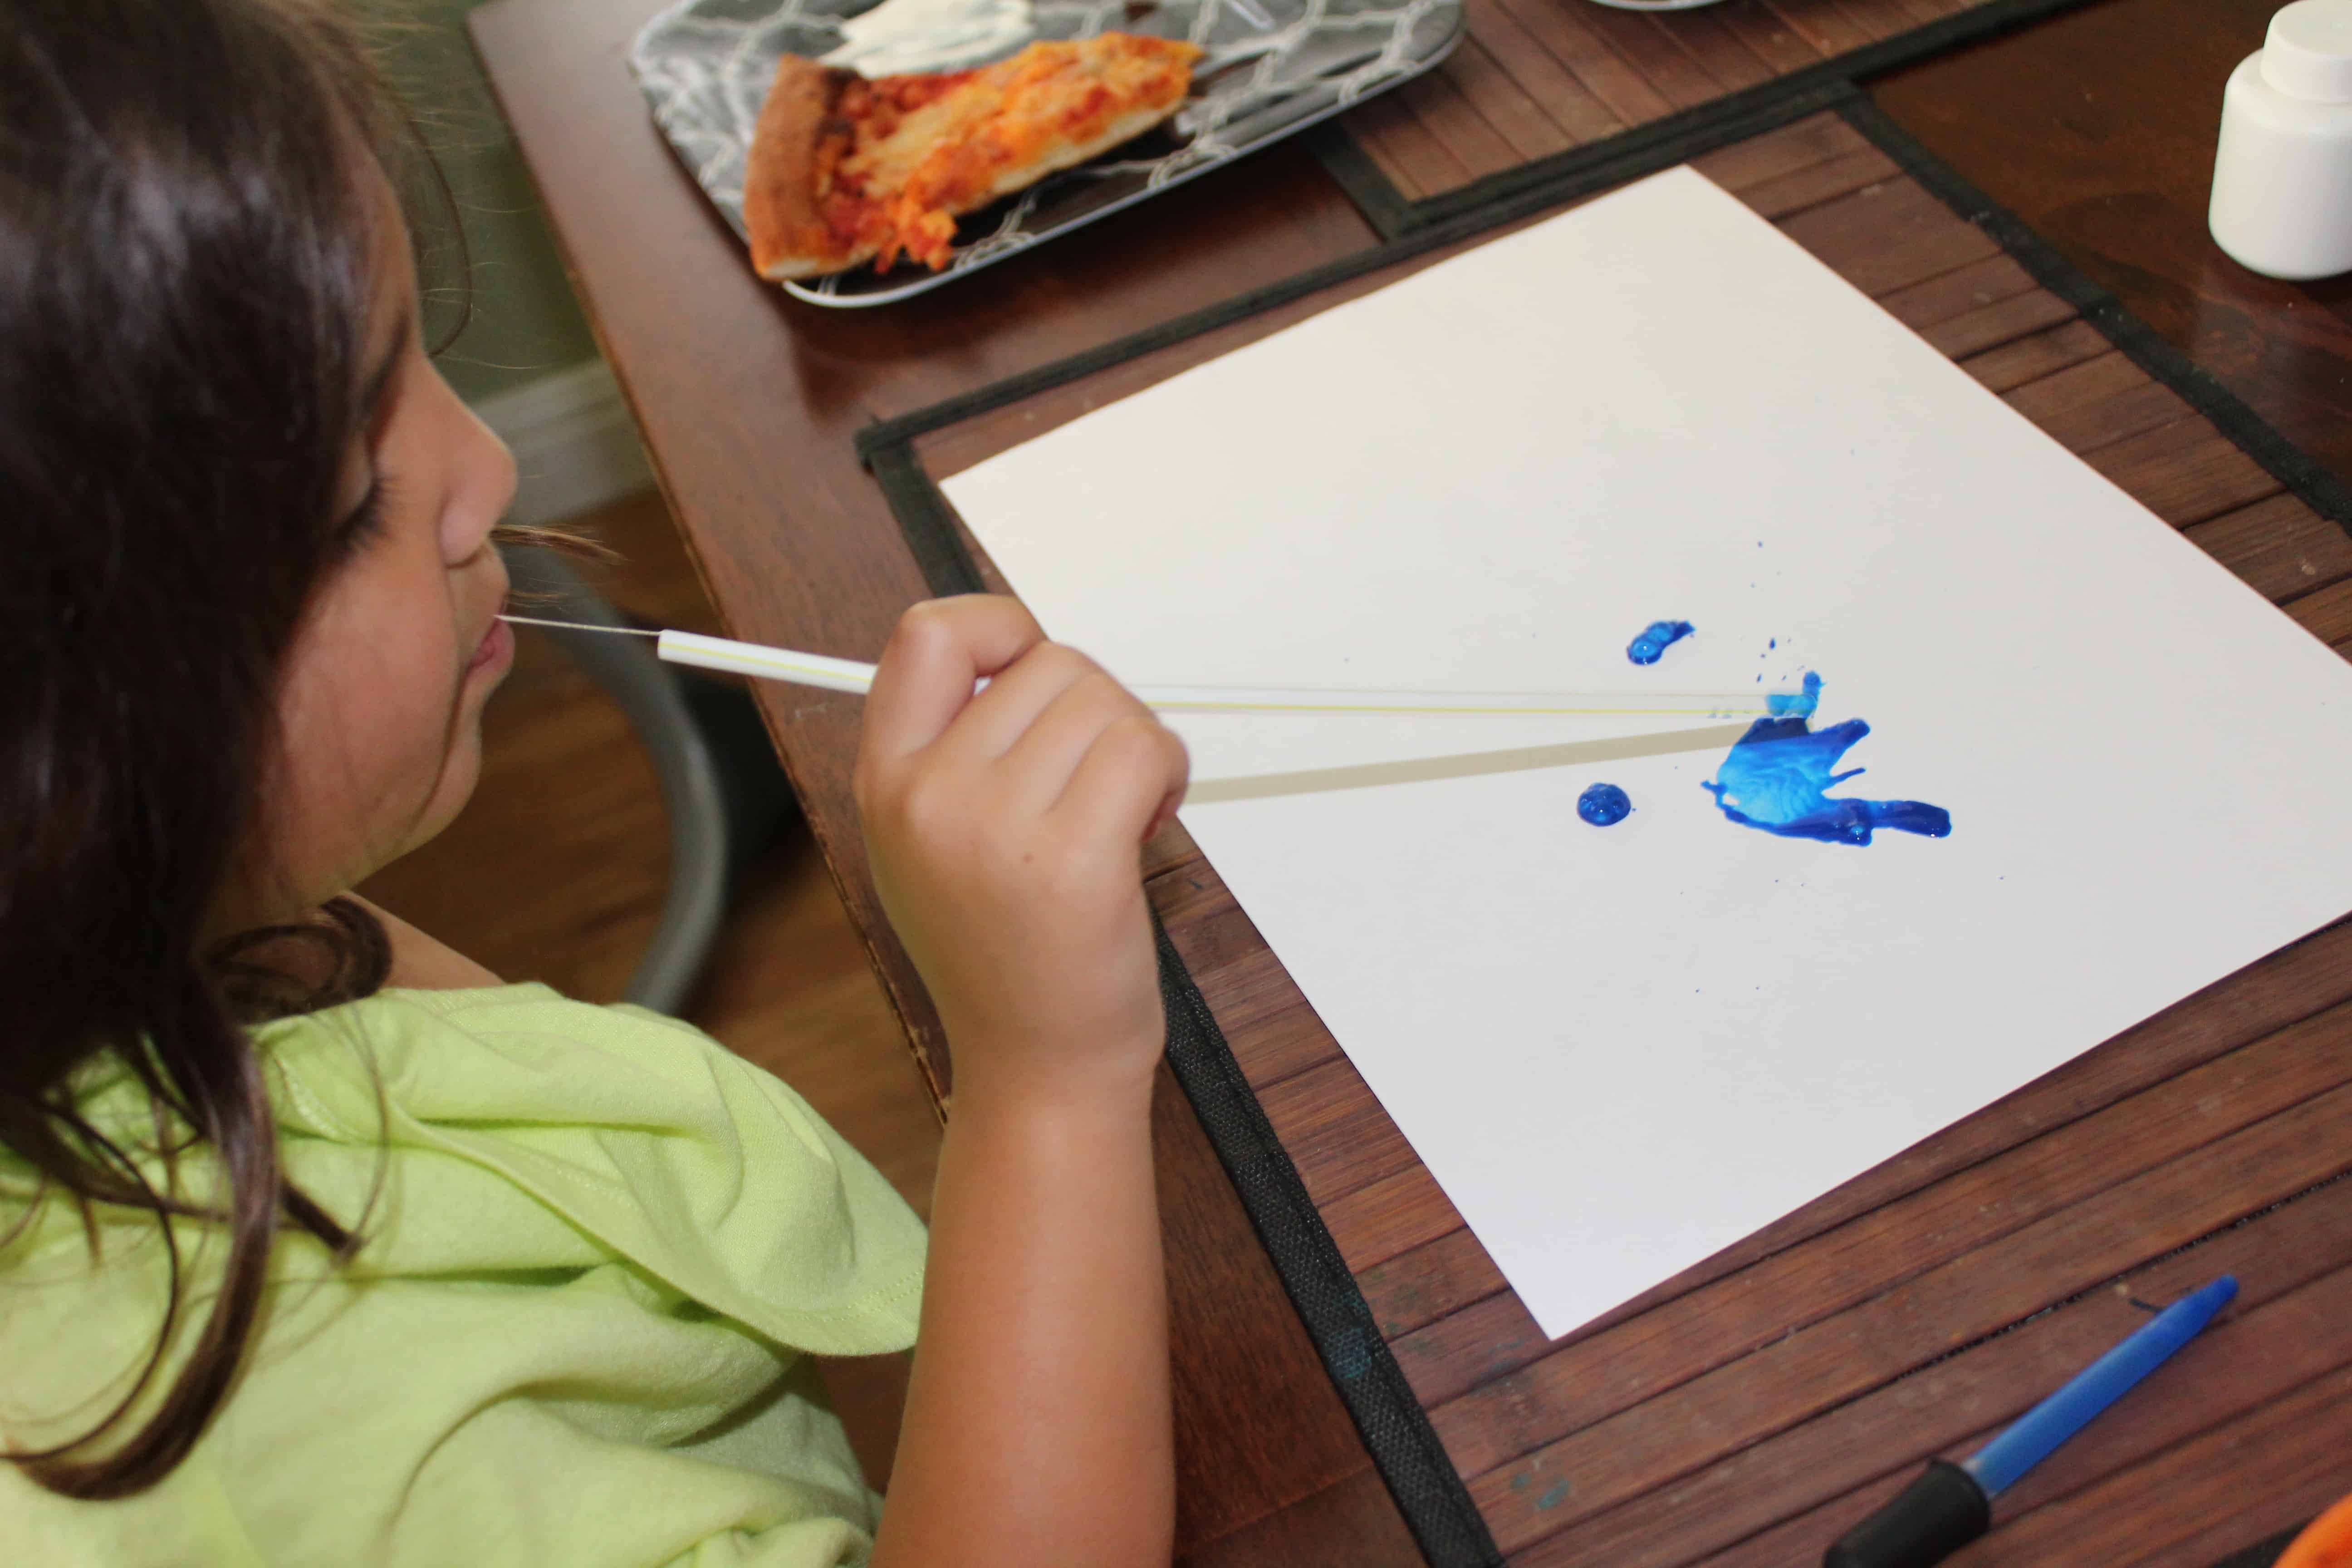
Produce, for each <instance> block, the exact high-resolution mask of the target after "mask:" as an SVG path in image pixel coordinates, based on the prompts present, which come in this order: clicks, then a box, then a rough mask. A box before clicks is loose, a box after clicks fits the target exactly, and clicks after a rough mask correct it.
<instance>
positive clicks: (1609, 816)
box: [1576, 784, 1633, 827]
mask: <svg viewBox="0 0 2352 1568" xmlns="http://www.w3.org/2000/svg"><path fill="white" fill-rule="evenodd" d="M1632 812H1633V802H1632V801H1631V800H1629V799H1627V798H1626V795H1625V792H1624V791H1623V790H1622V789H1619V788H1618V787H1617V786H1616V785H1615V784H1594V785H1592V786H1591V788H1589V789H1587V790H1586V791H1585V792H1584V793H1583V794H1582V795H1578V796H1577V797H1576V815H1577V816H1580V817H1582V818H1584V820H1585V821H1587V822H1589V823H1591V824H1592V826H1595V827H1612V826H1616V825H1617V824H1618V823H1621V822H1622V821H1624V820H1625V818H1626V817H1627V816H1629V815H1631V813H1632Z"/></svg>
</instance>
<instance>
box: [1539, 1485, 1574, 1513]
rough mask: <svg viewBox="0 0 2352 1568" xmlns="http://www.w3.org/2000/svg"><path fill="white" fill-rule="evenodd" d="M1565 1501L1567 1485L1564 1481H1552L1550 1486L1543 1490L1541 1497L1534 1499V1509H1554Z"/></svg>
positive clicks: (1566, 1498)
mask: <svg viewBox="0 0 2352 1568" xmlns="http://www.w3.org/2000/svg"><path fill="white" fill-rule="evenodd" d="M1567 1500H1568V1483H1567V1482H1566V1481H1554V1482H1552V1484H1551V1485H1550V1486H1549V1487H1546V1488H1545V1489H1544V1494H1543V1496H1541V1497H1539V1498H1538V1499H1536V1507H1537V1508H1538V1509H1555V1508H1558V1507H1559V1505H1560V1504H1562V1503H1564V1502H1566V1501H1567Z"/></svg>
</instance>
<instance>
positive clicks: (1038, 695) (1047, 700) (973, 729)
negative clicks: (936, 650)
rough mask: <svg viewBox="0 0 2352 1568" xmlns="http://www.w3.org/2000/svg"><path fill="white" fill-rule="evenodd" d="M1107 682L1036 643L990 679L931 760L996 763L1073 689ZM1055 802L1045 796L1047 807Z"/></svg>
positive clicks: (1089, 665) (1053, 646) (1091, 668)
mask: <svg viewBox="0 0 2352 1568" xmlns="http://www.w3.org/2000/svg"><path fill="white" fill-rule="evenodd" d="M1109 681H1110V678H1109V677H1108V676H1106V675H1104V674H1103V672H1102V668H1101V666H1099V665H1097V664H1096V663H1095V661H1094V660H1092V659H1090V658H1087V656H1086V655H1084V654H1082V653H1080V652H1078V651H1077V650H1076V649H1075V648H1067V647H1062V646H1061V645H1060V644H1058V643H1039V644H1038V645H1037V646H1036V647H1033V648H1031V649H1029V650H1028V651H1027V652H1026V653H1024V654H1023V655H1022V656H1021V657H1020V658H1017V659H1015V660H1013V663H1012V665H1011V666H1010V667H1009V668H1005V669H1004V670H1003V671H1001V672H1000V673H999V674H997V675H996V676H995V677H993V678H992V679H991V680H990V681H989V683H988V689H987V690H985V691H983V692H982V693H981V694H980V695H979V696H977V697H975V698H973V699H972V700H971V706H970V707H968V708H966V709H965V710H963V711H962V712H961V713H959V714H957V715H956V717H955V721H954V722H953V723H951V724H950V725H949V726H948V728H947V731H945V733H943V734H941V735H940V739H939V742H938V744H937V745H936V746H935V748H934V754H935V755H936V756H937V757H938V758H939V760H940V763H942V764H944V765H946V766H948V767H976V766H980V765H982V764H985V763H992V762H994V761H995V760H996V759H997V758H999V757H1002V756H1004V755H1005V754H1006V753H1008V752H1011V751H1013V748H1015V747H1016V746H1018V745H1020V744H1021V743H1022V742H1023V738H1024V736H1025V735H1027V733H1028V732H1029V730H1030V728H1031V727H1032V726H1033V725H1034V724H1035V723H1036V722H1037V721H1038V720H1039V718H1040V717H1041V716H1042V715H1043V714H1044V713H1045V711H1046V710H1048V709H1050V708H1052V707H1053V706H1054V705H1055V703H1057V702H1059V701H1060V700H1062V698H1063V696H1064V695H1065V694H1066V693H1067V692H1068V691H1070V690H1071V689H1073V688H1075V687H1077V686H1080V685H1082V684H1097V685H1102V684H1109ZM1112 689H1113V690H1117V689H1118V688H1117V687H1116V686H1113V687H1112ZM1075 760H1076V759H1075V758H1074V759H1073V762H1075ZM1058 783H1059V781H1056V787H1058ZM1053 798H1054V797H1053V795H1050V794H1049V795H1046V796H1045V801H1051V800H1052V799H1053ZM1039 804H1040V805H1043V804H1045V802H1040V803H1039Z"/></svg>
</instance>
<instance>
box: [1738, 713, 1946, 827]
mask: <svg viewBox="0 0 2352 1568" xmlns="http://www.w3.org/2000/svg"><path fill="white" fill-rule="evenodd" d="M1821 692H1822V678H1821V677H1820V676H1818V675H1808V676H1806V677H1805V689H1804V690H1803V691H1802V692H1801V693H1800V692H1787V693H1781V694H1778V695H1775V696H1772V697H1770V698H1768V699H1767V700H1766V706H1767V707H1769V709H1770V710H1771V716H1770V717H1769V718H1764V719H1759V720H1757V721H1756V722H1755V723H1753V724H1750V725H1749V726H1748V733H1746V734H1745V735H1742V736H1740V737H1739V740H1738V742H1737V743H1735V744H1734V745H1733V746H1732V748H1731V754H1730V755H1729V756H1727V757H1726V758H1724V759H1723V765H1722V766H1721V767H1720V768H1718V769H1717V770H1716V778H1715V780H1714V782H1712V783H1706V784H1700V786H1699V787H1700V788H1701V789H1704V790H1706V791H1707V792H1708V793H1709V794H1711V795H1714V796H1715V804H1716V806H1717V809H1719V810H1720V811H1721V812H1722V813H1723V815H1724V816H1727V817H1729V818H1730V819H1731V820H1732V821H1734V822H1737V823H1738V824H1739V825H1740V826H1743V827H1759V828H1761V829H1763V830H1764V831H1765V832H1767V833H1777V834H1779V835H1780V837H1783V838H1818V839H1821V840H1822V842H1824V843H1828V844H1867V843H1869V842H1870V835H1871V832H1872V830H1873V829H1874V828H1880V827H1891V828H1894V829H1895V830H1896V831H1897V832H1902V833H1917V834H1922V835H1924V836H1926V837H1929V838H1941V837H1945V836H1946V835H1947V834H1948V833H1950V832H1951V831H1952V816H1951V813H1949V812H1948V811H1946V810H1945V809H1944V808H1943V807H1942V806H1940V805H1928V804H1927V802H1925V801H1918V800H1843V799H1842V800H1832V799H1831V798H1830V796H1829V794H1828V792H1829V791H1830V790H1831V789H1832V787H1834V786H1835V785H1837V784H1843V783H1844V782H1845V781H1846V780H1848V779H1850V778H1853V776H1854V775H1855V774H1857V773H1861V772H1862V771H1863V770H1862V769H1860V768H1850V769H1848V770H1847V771H1845V772H1844V773H1832V771H1831V770H1832V769H1833V768H1835V767H1836V766H1837V764H1838V760H1839V759H1840V758H1842V757H1843V756H1844V755H1845V754H1846V752H1849V751H1851V750H1852V749H1853V746H1854V744H1855V742H1859V741H1860V740H1861V739H1862V738H1863V737H1864V735H1867V734H1869V733H1870V726H1869V725H1868V724H1866V723H1864V722H1863V721H1861V720H1859V719H1848V720H1846V721H1844V722H1843V723H1842V724H1832V725H1831V726H1830V727H1829V728H1828V729H1826V730H1823V731H1821V732H1820V733H1818V734H1816V733H1814V732H1813V730H1812V717H1813V710H1814V709H1815V708H1816V707H1817V706H1818V705H1819V703H1820V700H1821Z"/></svg>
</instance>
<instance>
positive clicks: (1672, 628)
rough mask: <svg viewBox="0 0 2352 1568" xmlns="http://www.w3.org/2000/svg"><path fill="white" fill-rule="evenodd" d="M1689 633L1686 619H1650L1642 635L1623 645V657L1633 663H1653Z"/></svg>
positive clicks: (1689, 629)
mask: <svg viewBox="0 0 2352 1568" xmlns="http://www.w3.org/2000/svg"><path fill="white" fill-rule="evenodd" d="M1690 635H1691V624H1690V623H1689V622H1688V621H1652V622H1651V623H1650V624H1649V625H1648V626H1643V628H1642V635H1641V636H1640V637H1635V638H1634V639H1633V641H1632V642H1630V643H1628V644H1626V645H1625V657H1626V658H1630V659H1632V660H1633V662H1634V663H1635V664H1655V663H1657V662H1658V656H1659V655H1660V654H1662V653H1664V652H1665V651H1666V649H1667V648H1669V647H1672V646H1674V645H1675V643H1678V642H1680V641H1682V640H1683V638H1685V637H1688V636H1690Z"/></svg>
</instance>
